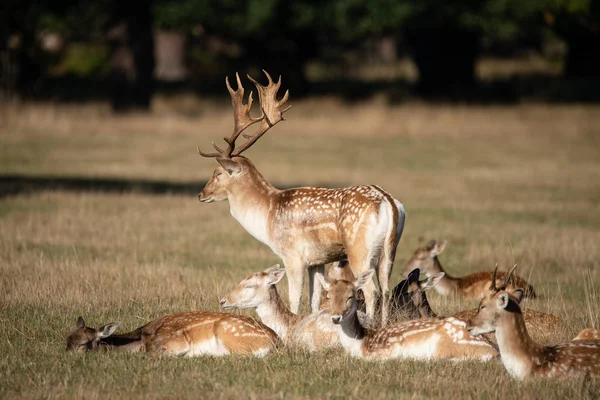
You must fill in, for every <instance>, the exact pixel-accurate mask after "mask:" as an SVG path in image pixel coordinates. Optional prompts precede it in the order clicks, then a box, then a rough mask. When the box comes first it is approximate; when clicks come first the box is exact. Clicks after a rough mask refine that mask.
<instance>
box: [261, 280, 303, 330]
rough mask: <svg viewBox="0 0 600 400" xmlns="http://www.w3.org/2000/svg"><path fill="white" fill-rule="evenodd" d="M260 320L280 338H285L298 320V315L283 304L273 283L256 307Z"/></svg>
mask: <svg viewBox="0 0 600 400" xmlns="http://www.w3.org/2000/svg"><path fill="white" fill-rule="evenodd" d="M256 313H257V314H258V316H259V317H260V320H261V321H262V322H263V324H265V325H266V326H268V327H269V328H271V329H272V330H273V331H274V332H275V333H276V334H277V336H278V337H279V338H280V339H281V340H285V339H286V338H287V336H288V334H289V332H291V330H292V329H293V327H294V325H296V323H297V322H298V316H297V315H296V314H294V313H292V312H291V311H290V309H289V308H288V307H287V306H286V305H285V303H284V302H283V300H282V299H281V296H280V295H279V292H278V291H277V288H276V287H275V285H271V287H270V288H269V297H268V299H267V300H265V301H264V302H262V303H261V304H260V305H259V306H258V307H256Z"/></svg>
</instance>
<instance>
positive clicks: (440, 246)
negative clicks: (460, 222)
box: [431, 240, 446, 257]
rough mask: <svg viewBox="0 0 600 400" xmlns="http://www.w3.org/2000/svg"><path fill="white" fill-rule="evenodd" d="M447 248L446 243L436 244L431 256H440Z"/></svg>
mask: <svg viewBox="0 0 600 400" xmlns="http://www.w3.org/2000/svg"><path fill="white" fill-rule="evenodd" d="M445 248H446V241H445V240H444V241H443V242H435V245H434V246H433V249H432V250H431V256H432V257H435V256H437V255H439V254H440V253H441V252H442V251H444V249H445Z"/></svg>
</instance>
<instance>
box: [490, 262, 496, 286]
mask: <svg viewBox="0 0 600 400" xmlns="http://www.w3.org/2000/svg"><path fill="white" fill-rule="evenodd" d="M497 272H498V263H496V268H494V273H493V274H492V283H491V284H490V290H491V291H494V292H495V291H497V290H498V288H497V287H496V273H497Z"/></svg>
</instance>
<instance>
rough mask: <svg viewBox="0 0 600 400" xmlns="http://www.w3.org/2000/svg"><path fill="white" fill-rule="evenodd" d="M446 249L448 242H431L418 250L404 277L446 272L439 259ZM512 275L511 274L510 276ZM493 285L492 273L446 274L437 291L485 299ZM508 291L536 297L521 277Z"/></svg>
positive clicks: (531, 288) (443, 293) (406, 266)
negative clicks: (413, 272)
mask: <svg viewBox="0 0 600 400" xmlns="http://www.w3.org/2000/svg"><path fill="white" fill-rule="evenodd" d="M445 248H446V242H437V241H435V240H432V241H430V242H429V243H428V244H427V245H426V246H425V247H420V248H418V249H417V250H416V251H415V252H414V254H413V256H412V257H411V259H410V260H408V262H407V263H406V265H405V267H404V272H403V273H404V275H406V274H408V273H409V272H410V271H412V270H413V269H415V268H419V269H420V270H421V272H422V273H424V274H425V276H432V275H433V274H437V273H440V272H446V271H444V269H443V268H442V264H441V263H440V260H439V259H438V255H439V254H440V253H441V252H442V251H444V249H445ZM509 275H510V274H509ZM504 276H505V273H504V272H500V273H499V274H498V276H497V278H496V279H498V280H499V279H503V278H504ZM491 284H492V273H491V272H488V271H481V272H475V273H473V274H471V275H467V276H464V277H462V278H455V277H452V276H450V275H448V273H447V272H446V275H445V276H444V278H443V279H442V280H440V282H439V283H438V284H437V285H436V287H435V290H436V291H437V292H438V293H440V294H442V295H444V296H447V295H450V294H458V295H461V296H463V297H465V298H475V297H483V296H485V295H486V294H487V293H488V291H489V287H490V285H491ZM507 288H508V290H515V289H516V288H524V290H525V296H526V297H531V298H534V297H536V294H535V291H534V290H533V287H532V286H531V285H530V284H529V283H527V281H526V280H525V279H523V278H521V277H519V276H516V275H515V276H514V277H512V278H511V280H510V282H509V284H508V287H507Z"/></svg>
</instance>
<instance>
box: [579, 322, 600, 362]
mask: <svg viewBox="0 0 600 400" xmlns="http://www.w3.org/2000/svg"><path fill="white" fill-rule="evenodd" d="M573 340H600V330H598V329H593V328H586V329H584V330H582V331H581V332H579V334H578V335H577V336H575V338H574V339H573ZM599 362H600V361H599Z"/></svg>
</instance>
